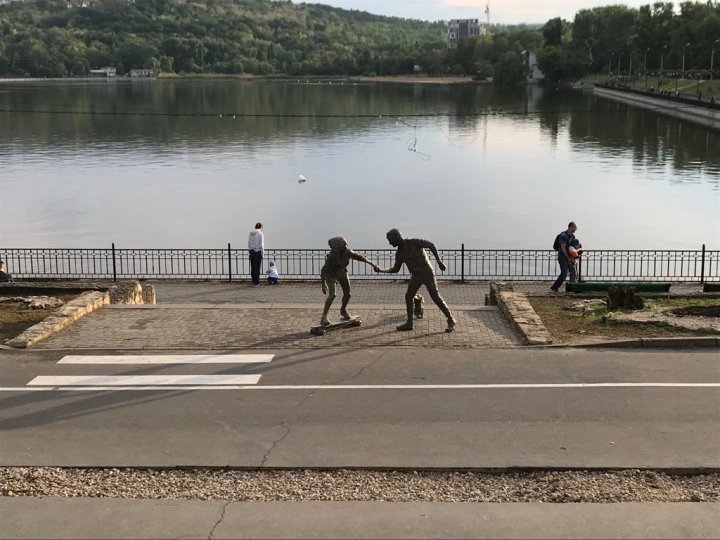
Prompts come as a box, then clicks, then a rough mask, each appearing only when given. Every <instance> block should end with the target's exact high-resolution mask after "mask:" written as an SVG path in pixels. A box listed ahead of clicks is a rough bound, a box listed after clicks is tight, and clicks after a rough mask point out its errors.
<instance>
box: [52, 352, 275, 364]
mask: <svg viewBox="0 0 720 540" xmlns="http://www.w3.org/2000/svg"><path fill="white" fill-rule="evenodd" d="M274 357H275V355H274V354H166V355H157V354H149V355H140V354H137V355H104V356H97V355H87V356H84V355H68V356H65V357H63V358H62V359H61V360H60V361H58V364H95V365H100V364H103V365H109V364H114V365H135V364H263V363H267V362H271V361H272V359H273V358H274Z"/></svg>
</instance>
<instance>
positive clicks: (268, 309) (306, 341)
mask: <svg viewBox="0 0 720 540" xmlns="http://www.w3.org/2000/svg"><path fill="white" fill-rule="evenodd" d="M153 285H154V286H155V287H156V291H157V301H158V304H157V305H154V306H127V305H112V306H107V307H105V308H103V309H101V310H99V311H97V312H95V313H93V314H91V315H90V316H88V317H84V318H82V319H80V320H78V321H77V322H76V323H75V324H74V325H73V326H72V327H71V328H69V329H68V330H66V331H63V332H61V333H60V334H58V335H56V336H54V337H51V338H50V339H48V340H46V341H44V342H41V343H40V344H39V345H37V346H36V347H37V348H43V349H52V348H60V349H66V348H67V349H71V348H87V349H113V348H117V349H129V350H135V349H168V350H173V349H175V350H180V349H197V348H202V349H242V348H264V349H273V348H324V347H358V348H363V347H377V346H395V347H398V346H399V347H432V348H445V347H451V348H454V347H472V348H477V347H488V348H505V347H517V346H521V345H523V344H524V341H523V339H522V337H521V336H520V335H519V334H518V332H517V331H516V330H515V328H514V326H513V324H512V323H511V322H510V321H508V320H507V319H506V318H505V317H504V316H503V315H502V314H501V313H500V312H499V311H498V310H497V308H495V307H485V306H484V303H485V296H486V294H488V293H489V287H490V284H489V282H482V281H472V282H465V283H458V282H441V283H440V291H441V293H442V295H443V296H444V297H445V299H446V301H447V303H448V304H449V306H450V309H451V310H452V311H453V313H454V316H455V318H456V319H457V321H458V324H457V327H456V330H455V332H452V333H450V334H447V333H445V331H444V330H445V326H446V321H445V318H444V317H443V316H442V314H441V313H440V311H439V310H438V309H437V307H436V306H435V305H434V304H433V303H432V301H431V300H430V299H429V297H428V295H427V292H426V291H425V290H424V289H421V291H420V292H421V293H422V294H424V296H425V317H424V318H423V319H420V320H417V321H416V324H415V329H414V330H413V331H411V332H398V331H396V330H395V327H396V326H397V325H399V324H401V323H402V322H404V321H405V317H406V314H405V305H404V298H405V291H406V287H407V285H406V283H405V282H404V281H402V280H397V281H395V280H393V281H389V280H374V281H368V280H366V281H361V280H356V281H355V282H354V283H353V287H352V300H351V302H350V306H349V309H350V313H351V314H353V315H356V316H359V317H360V318H361V319H362V322H363V324H362V326H360V327H357V328H345V329H341V330H336V331H333V332H329V333H328V334H326V335H324V336H312V335H310V327H311V326H314V325H316V324H318V322H319V320H320V315H321V313H322V306H323V303H324V301H325V296H323V294H322V292H321V290H320V285H319V284H318V283H316V282H286V283H281V284H280V285H276V286H269V285H266V286H263V287H257V288H255V287H251V286H250V284H249V283H248V282H237V283H221V282H177V281H173V282H167V281H158V282H154V283H153ZM514 286H515V290H517V291H523V292H529V293H531V294H549V292H548V291H549V287H550V284H549V282H548V283H545V282H514ZM673 288H674V289H675V291H676V292H678V293H679V292H683V293H685V294H687V293H689V292H694V291H699V286H698V285H696V284H679V285H673ZM339 308H340V298H337V299H336V301H335V305H334V306H333V309H332V311H331V313H330V316H331V319H336V318H337V317H338V311H339Z"/></svg>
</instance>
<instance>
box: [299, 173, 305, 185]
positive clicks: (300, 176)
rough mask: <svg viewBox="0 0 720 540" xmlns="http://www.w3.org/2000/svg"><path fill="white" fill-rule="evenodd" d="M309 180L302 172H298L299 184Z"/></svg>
mask: <svg viewBox="0 0 720 540" xmlns="http://www.w3.org/2000/svg"><path fill="white" fill-rule="evenodd" d="M305 182H307V178H305V177H304V176H303V175H302V174H298V184H304V183H305Z"/></svg>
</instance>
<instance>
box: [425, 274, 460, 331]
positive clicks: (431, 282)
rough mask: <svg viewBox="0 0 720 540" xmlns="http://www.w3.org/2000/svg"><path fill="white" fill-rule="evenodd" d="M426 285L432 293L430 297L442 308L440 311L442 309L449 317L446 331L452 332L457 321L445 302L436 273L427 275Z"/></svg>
mask: <svg viewBox="0 0 720 540" xmlns="http://www.w3.org/2000/svg"><path fill="white" fill-rule="evenodd" d="M425 287H426V288H427V290H428V293H429V294H430V298H432V299H433V302H435V304H436V305H437V307H439V308H440V311H442V312H443V314H444V315H445V317H447V328H446V329H445V331H446V332H452V331H453V330H454V329H455V322H456V321H455V319H454V318H453V316H452V313H450V308H449V307H448V305H447V304H446V303H445V300H444V299H443V297H442V296H440V291H439V290H438V286H437V279H436V278H435V275H434V274H433V275H430V276H427V277H426V280H425Z"/></svg>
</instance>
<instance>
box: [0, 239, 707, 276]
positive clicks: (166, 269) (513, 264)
mask: <svg viewBox="0 0 720 540" xmlns="http://www.w3.org/2000/svg"><path fill="white" fill-rule="evenodd" d="M358 251H359V252H361V253H363V254H364V255H365V256H366V257H368V258H369V259H370V260H372V261H375V262H377V263H378V264H379V265H380V266H382V267H385V268H387V267H390V266H392V265H393V263H394V262H395V251H394V250H393V249H367V250H358ZM327 253H328V250H326V249H268V250H266V252H265V259H264V264H265V265H266V266H267V264H268V262H269V261H271V260H273V261H275V265H276V267H277V269H278V272H279V274H280V277H281V279H288V280H302V279H317V278H318V277H319V275H320V268H321V267H322V265H323V263H324V261H325V255H326V254H327ZM440 254H441V256H442V258H443V260H444V261H445V264H446V265H447V270H446V271H445V272H439V271H438V277H439V278H440V279H449V280H460V281H471V280H517V281H547V280H552V279H555V277H556V276H557V274H558V264H557V253H556V252H554V251H552V250H527V249H525V250H523V249H518V250H492V249H465V247H464V245H463V246H462V247H461V248H460V249H449V250H448V249H445V250H440ZM0 259H2V260H4V261H5V262H6V266H7V271H8V272H10V273H11V274H13V276H14V277H15V278H17V279H30V278H55V279H57V278H64V279H79V278H85V279H88V278H92V279H114V280H117V279H216V280H227V281H232V280H242V279H248V278H249V274H250V262H249V260H248V256H247V251H246V250H244V249H233V248H232V246H231V245H230V244H228V245H227V248H223V249H116V248H115V244H113V245H112V247H111V248H109V249H25V248H19V249H0ZM431 259H432V257H431ZM349 270H350V273H351V275H352V276H353V278H355V279H397V278H398V277H401V278H402V277H407V276H408V273H407V270H406V269H405V268H404V267H403V269H402V271H401V272H400V274H376V273H375V272H374V271H373V270H372V268H371V267H370V266H368V265H365V264H362V263H358V262H357V261H351V265H350V268H349ZM436 270H438V269H437V268H436ZM579 273H580V276H581V279H583V280H585V281H621V280H643V281H675V282H681V281H696V282H705V281H720V251H709V250H706V249H705V246H704V245H703V246H702V249H700V250H696V251H693V250H597V251H585V252H584V254H583V256H582V258H581V260H580V269H579Z"/></svg>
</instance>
